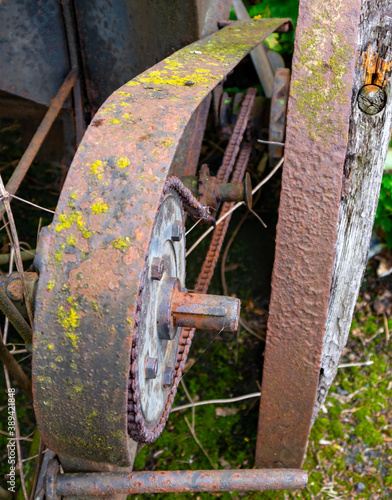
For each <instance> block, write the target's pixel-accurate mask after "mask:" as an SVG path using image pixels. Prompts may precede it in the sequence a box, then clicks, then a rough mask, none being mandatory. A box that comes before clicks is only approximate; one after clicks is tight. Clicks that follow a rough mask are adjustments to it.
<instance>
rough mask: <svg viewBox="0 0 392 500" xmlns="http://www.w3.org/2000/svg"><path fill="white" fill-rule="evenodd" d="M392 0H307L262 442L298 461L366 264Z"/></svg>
mask: <svg viewBox="0 0 392 500" xmlns="http://www.w3.org/2000/svg"><path fill="white" fill-rule="evenodd" d="M391 33H392V2H391V0H377V1H374V0H362V1H361V0H349V1H346V2H341V3H337V2H335V1H332V0H328V1H322V0H301V2H300V10H299V18H298V26H297V34H296V45H295V52H294V59H293V73H292V85H291V91H290V100H289V110H288V120H287V137H286V147H285V166H284V173H283V180H282V196H281V204H280V210H279V222H278V227H277V241H276V256H275V265H274V271H273V279H272V294H271V304H270V317H269V324H268V336H267V346H266V352H265V362H264V373H263V381H262V395H261V402H260V420H259V431H258V442H257V449H256V464H257V466H258V467H276V466H278V467H301V466H302V463H303V460H304V458H305V454H306V447H307V441H308V438H309V432H310V429H311V425H312V423H313V421H314V418H316V416H317V413H318V410H319V408H320V406H321V404H322V403H323V401H324V400H325V397H326V395H327V392H328V389H329V387H330V386H331V383H332V381H333V379H334V377H335V375H336V371H337V365H338V363H339V359H340V356H341V353H342V350H343V348H344V346H345V344H346V342H347V337H348V333H349V329H350V324H351V318H352V314H353V310H354V306H355V302H356V299H357V296H358V292H359V286H360V283H361V280H362V276H363V272H364V269H365V265H366V261H367V254H368V248H369V242H370V236H371V230H372V225H373V220H374V216H375V212H376V208H377V201H378V196H379V189H380V183H381V178H382V172H383V166H384V162H385V157H386V152H387V147H388V142H389V137H390V130H391V114H392V99H391V98H390V94H391V85H390V82H389V79H388V78H389V74H390V68H391V65H392V62H391V60H392V48H391Z"/></svg>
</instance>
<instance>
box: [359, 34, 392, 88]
mask: <svg viewBox="0 0 392 500" xmlns="http://www.w3.org/2000/svg"><path fill="white" fill-rule="evenodd" d="M362 67H363V72H364V75H365V77H364V79H365V82H364V84H365V85H370V84H373V85H378V86H379V87H385V85H386V84H387V82H388V79H389V77H390V75H391V68H392V61H391V62H389V63H388V62H387V61H386V60H385V59H383V58H382V57H380V56H379V55H378V54H377V52H376V51H375V49H374V47H372V46H371V44H369V48H368V50H367V51H366V52H365V53H364V54H363V55H362Z"/></svg>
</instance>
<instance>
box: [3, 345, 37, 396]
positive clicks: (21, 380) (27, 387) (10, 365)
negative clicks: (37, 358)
mask: <svg viewBox="0 0 392 500" xmlns="http://www.w3.org/2000/svg"><path fill="white" fill-rule="evenodd" d="M0 361H2V363H3V364H4V366H5V367H6V368H7V370H8V371H9V373H10V375H11V376H12V377H13V378H14V379H15V381H16V383H17V384H18V385H19V386H20V387H21V388H22V389H23V390H24V391H25V392H26V394H27V396H28V398H29V399H30V400H31V401H32V400H33V389H32V385H31V381H30V379H29V378H28V377H27V376H26V374H25V373H24V371H23V370H22V368H21V366H20V365H19V363H18V362H17V361H16V360H15V358H14V356H13V355H12V354H11V353H10V351H9V350H8V349H7V347H6V345H5V344H4V342H3V340H2V338H1V337H0Z"/></svg>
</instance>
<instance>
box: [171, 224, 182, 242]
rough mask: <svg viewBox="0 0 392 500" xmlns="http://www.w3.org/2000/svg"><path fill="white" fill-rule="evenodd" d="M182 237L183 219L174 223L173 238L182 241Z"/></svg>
mask: <svg viewBox="0 0 392 500" xmlns="http://www.w3.org/2000/svg"><path fill="white" fill-rule="evenodd" d="M181 238H182V221H180V220H176V221H174V223H173V225H172V231H171V239H172V241H180V240H181Z"/></svg>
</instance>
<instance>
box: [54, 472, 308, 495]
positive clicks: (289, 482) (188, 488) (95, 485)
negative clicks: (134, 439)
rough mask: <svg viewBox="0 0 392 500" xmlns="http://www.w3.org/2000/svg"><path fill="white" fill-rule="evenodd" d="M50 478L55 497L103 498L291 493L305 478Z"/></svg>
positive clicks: (285, 474)
mask: <svg viewBox="0 0 392 500" xmlns="http://www.w3.org/2000/svg"><path fill="white" fill-rule="evenodd" d="M48 479H50V478H48ZM54 479H55V484H56V487H55V491H56V495H57V496H60V495H61V496H70V495H72V496H74V495H86V494H87V495H102V496H103V495H118V494H127V495H132V494H135V493H182V492H202V491H207V492H214V491H265V490H289V489H290V490H293V489H299V488H304V487H305V486H306V483H307V480H308V476H307V473H306V472H305V471H303V470H297V469H251V470H238V469H235V470H217V471H206V470H195V471H163V472H133V473H121V472H118V473H117V472H103V473H88V474H86V473H79V474H57V475H56V477H55V478H54ZM52 480H53V478H52Z"/></svg>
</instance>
